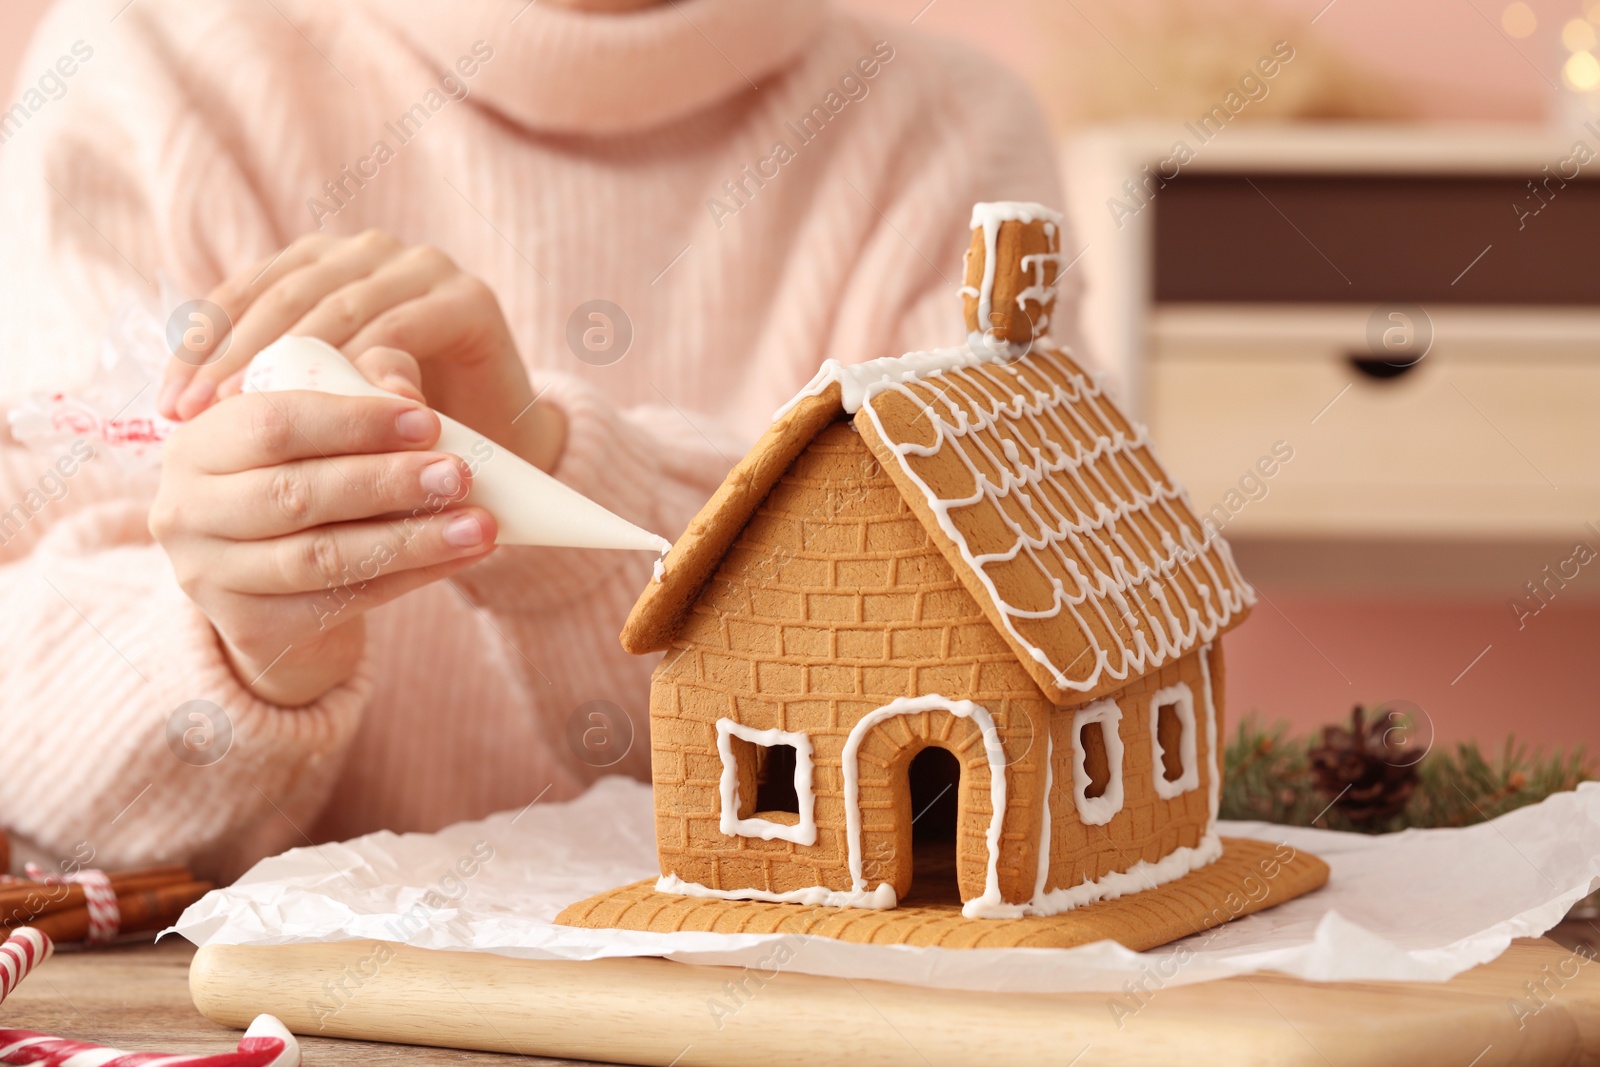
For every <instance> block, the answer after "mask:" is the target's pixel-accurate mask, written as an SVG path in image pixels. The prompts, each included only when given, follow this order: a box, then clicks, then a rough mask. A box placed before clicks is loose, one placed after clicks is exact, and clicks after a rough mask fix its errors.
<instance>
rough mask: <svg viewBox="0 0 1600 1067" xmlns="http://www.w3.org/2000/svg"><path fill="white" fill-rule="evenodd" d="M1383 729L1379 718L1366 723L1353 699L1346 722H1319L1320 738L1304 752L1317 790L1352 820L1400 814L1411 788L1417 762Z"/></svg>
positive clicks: (1384, 818) (1365, 821)
mask: <svg viewBox="0 0 1600 1067" xmlns="http://www.w3.org/2000/svg"><path fill="white" fill-rule="evenodd" d="M1388 732H1389V731H1388V728H1387V726H1386V724H1385V723H1384V722H1383V720H1382V719H1379V720H1377V721H1375V722H1373V723H1371V724H1368V723H1367V721H1366V709H1365V708H1363V707H1361V705H1359V704H1357V705H1356V707H1355V710H1354V711H1352V712H1351V713H1350V728H1349V729H1345V728H1344V727H1342V726H1327V727H1324V728H1323V730H1322V744H1320V745H1317V746H1315V747H1314V748H1312V749H1311V752H1310V754H1309V755H1310V761H1311V774H1312V778H1313V779H1314V780H1315V782H1316V785H1317V791H1318V792H1320V793H1321V794H1322V795H1323V796H1324V797H1326V798H1327V799H1328V801H1329V802H1330V803H1332V804H1333V806H1334V807H1336V808H1338V809H1339V810H1340V811H1341V812H1343V813H1344V815H1345V817H1346V818H1348V819H1349V820H1350V821H1351V822H1353V823H1356V824H1357V825H1361V826H1365V825H1370V824H1374V823H1381V822H1386V821H1387V820H1389V819H1391V818H1393V817H1394V816H1396V815H1399V814H1400V813H1401V812H1402V811H1404V810H1405V807H1406V804H1407V802H1408V801H1410V799H1411V794H1412V793H1414V792H1415V791H1416V788H1417V767H1416V763H1415V761H1407V760H1406V754H1405V753H1404V752H1403V751H1402V750H1399V749H1395V748H1392V747H1391V746H1390V745H1389V744H1388V742H1387V735H1388Z"/></svg>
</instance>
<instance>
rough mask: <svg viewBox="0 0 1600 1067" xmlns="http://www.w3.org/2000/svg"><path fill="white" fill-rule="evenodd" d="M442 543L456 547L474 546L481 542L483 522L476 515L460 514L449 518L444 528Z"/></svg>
mask: <svg viewBox="0 0 1600 1067" xmlns="http://www.w3.org/2000/svg"><path fill="white" fill-rule="evenodd" d="M444 543H445V544H447V545H453V546H455V547H456V548H475V547H477V546H478V545H481V544H483V524H482V523H481V522H479V521H478V517H477V516H476V515H461V516H458V517H457V518H454V519H451V520H450V524H449V525H448V526H446V527H445V528H444Z"/></svg>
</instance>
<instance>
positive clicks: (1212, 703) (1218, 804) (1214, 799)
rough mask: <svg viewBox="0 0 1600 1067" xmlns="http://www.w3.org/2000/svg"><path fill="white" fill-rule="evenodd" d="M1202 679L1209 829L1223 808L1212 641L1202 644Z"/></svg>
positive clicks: (1214, 824)
mask: <svg viewBox="0 0 1600 1067" xmlns="http://www.w3.org/2000/svg"><path fill="white" fill-rule="evenodd" d="M1200 680H1201V683H1202V686H1203V688H1204V689H1205V697H1206V751H1207V752H1209V753H1210V754H1211V775H1210V778H1211V789H1210V793H1211V821H1210V823H1208V824H1207V827H1208V829H1210V828H1214V827H1215V826H1216V824H1217V815H1218V813H1219V812H1220V811H1221V810H1222V750H1221V749H1220V748H1218V747H1217V704H1216V700H1215V699H1214V697H1213V695H1212V692H1211V643H1210V642H1209V641H1208V642H1206V643H1205V644H1204V645H1201V646H1200Z"/></svg>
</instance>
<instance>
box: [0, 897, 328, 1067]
mask: <svg viewBox="0 0 1600 1067" xmlns="http://www.w3.org/2000/svg"><path fill="white" fill-rule="evenodd" d="M54 948H55V946H54V945H52V944H51V942H50V939H49V938H48V937H46V936H45V935H44V934H42V933H40V932H39V931H38V930H35V929H33V928H31V927H27V926H24V927H21V928H20V929H17V930H14V931H12V934H11V937H10V939H9V940H7V941H6V942H5V943H4V944H0V1001H3V1000H5V998H6V997H7V996H9V995H10V993H11V991H12V990H13V989H15V988H16V987H17V985H18V983H20V982H21V981H22V979H23V978H25V977H27V975H28V972H29V971H31V970H33V969H34V968H35V967H37V966H38V965H39V964H41V963H43V962H44V961H45V960H47V959H49V958H50V953H51V952H52V951H53V950H54ZM0 1063H9V1064H32V1065H36V1067H300V1046H299V1044H298V1043H296V1041H295V1039H294V1035H293V1034H291V1033H290V1032H289V1031H288V1028H286V1027H285V1026H284V1025H283V1023H281V1022H279V1021H278V1020H277V1019H275V1018H274V1017H272V1016H271V1015H257V1016H256V1020H255V1022H253V1023H251V1024H250V1028H249V1029H248V1030H246V1031H245V1032H244V1037H243V1039H241V1040H240V1042H239V1047H238V1049H237V1050H235V1051H233V1052H222V1053H215V1054H212V1055H208V1056H169V1055H163V1054H162V1053H159V1052H123V1051H121V1050H119V1049H114V1048H106V1047H105V1046H103V1045H91V1044H88V1043H87V1042H84V1041H68V1040H67V1039H66V1038H64V1037H51V1036H50V1035H49V1034H41V1033H36V1032H35V1031H33V1030H6V1029H0Z"/></svg>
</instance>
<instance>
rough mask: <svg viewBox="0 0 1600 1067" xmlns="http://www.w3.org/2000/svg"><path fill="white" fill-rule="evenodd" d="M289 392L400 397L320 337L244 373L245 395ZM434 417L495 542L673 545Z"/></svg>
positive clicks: (272, 350) (286, 346) (271, 350)
mask: <svg viewBox="0 0 1600 1067" xmlns="http://www.w3.org/2000/svg"><path fill="white" fill-rule="evenodd" d="M290 389H311V390H315V391H317V392H321V393H337V394H339V395H341V396H386V397H392V396H395V395H396V394H394V393H391V392H389V391H388V390H387V389H380V388H378V387H377V386H376V385H373V384H372V383H371V382H369V381H367V380H366V378H364V377H362V376H361V372H360V371H358V370H356V368H355V367H354V365H352V364H351V363H350V361H349V360H347V359H345V358H344V356H343V354H341V353H340V352H339V350H338V349H337V348H334V347H333V346H332V345H330V344H328V343H326V342H324V341H319V340H317V339H316V338H314V337H283V338H280V339H279V340H277V341H275V342H273V343H272V344H270V345H268V346H267V347H266V348H264V349H262V350H261V352H260V353H258V354H257V355H256V358H255V359H253V360H251V361H250V369H249V370H248V371H246V372H245V379H244V391H245V392H247V393H271V392H283V391H286V390H290ZM434 414H436V415H439V424H440V427H441V429H440V431H439V442H438V444H436V445H434V449H435V450H436V451H439V452H450V453H452V454H454V455H457V456H459V457H461V459H462V460H463V461H465V462H466V463H467V465H468V466H469V467H471V468H472V484H471V486H470V487H469V489H468V491H467V497H466V501H465V502H466V503H468V504H474V505H476V506H478V507H481V508H483V509H484V510H485V511H487V512H488V513H489V514H491V515H493V516H494V518H495V522H496V523H497V524H498V526H499V528H500V533H499V535H498V536H497V537H496V538H495V543H496V544H501V545H548V546H552V547H565V548H621V549H641V550H643V549H648V550H650V551H652V552H660V553H665V552H666V551H667V549H669V548H671V547H672V542H670V541H668V540H667V539H666V538H664V537H660V536H657V535H656V534H653V533H651V532H649V531H648V530H641V529H640V528H639V527H637V526H635V525H634V524H633V523H631V522H629V521H628V520H627V519H624V518H622V517H621V516H620V515H614V514H612V513H611V512H609V511H607V510H606V509H605V508H603V507H601V506H600V505H599V504H596V503H595V502H594V501H593V500H590V499H589V498H588V497H586V496H584V495H583V494H582V493H580V492H578V491H577V490H575V489H573V488H572V487H571V486H568V485H566V484H564V483H562V482H559V481H557V480H556V479H554V478H552V477H550V475H548V474H546V473H545V472H544V471H542V470H540V469H539V468H538V467H535V466H534V465H533V464H531V463H529V462H528V461H527V460H525V459H523V458H522V457H521V456H518V455H514V454H513V453H512V452H511V451H510V450H509V449H506V448H502V447H501V446H499V445H497V444H495V443H494V442H493V441H491V440H489V439H488V438H487V437H485V436H483V435H482V434H481V433H478V432H477V431H476V430H472V429H469V428H468V427H466V426H463V425H462V424H461V423H459V422H457V421H455V420H454V419H452V418H450V417H449V416H447V415H442V414H439V413H438V412H434Z"/></svg>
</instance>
